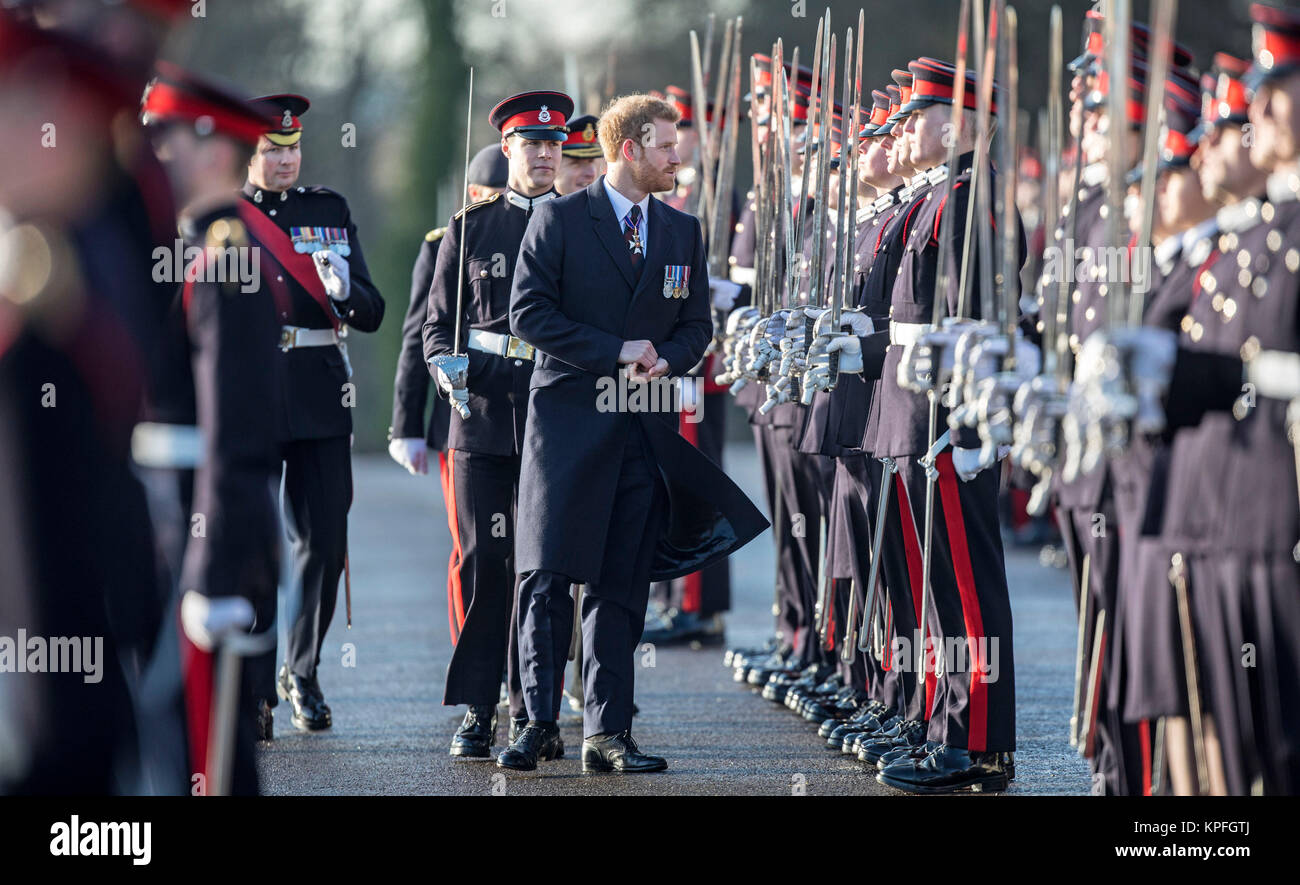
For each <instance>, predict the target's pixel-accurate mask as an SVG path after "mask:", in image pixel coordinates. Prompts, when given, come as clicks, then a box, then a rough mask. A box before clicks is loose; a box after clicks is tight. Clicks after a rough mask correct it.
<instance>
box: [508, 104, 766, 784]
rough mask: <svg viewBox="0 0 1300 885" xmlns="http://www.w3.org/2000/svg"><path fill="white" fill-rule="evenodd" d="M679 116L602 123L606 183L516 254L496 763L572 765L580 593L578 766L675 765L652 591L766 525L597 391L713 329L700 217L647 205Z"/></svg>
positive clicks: (606, 117) (702, 465) (672, 436)
mask: <svg viewBox="0 0 1300 885" xmlns="http://www.w3.org/2000/svg"><path fill="white" fill-rule="evenodd" d="M676 122H677V112H676V111H675V110H674V109H673V108H672V107H671V106H670V105H668V104H666V103H665V102H663V101H661V100H658V99H655V98H652V97H650V96H646V95H639V96H624V97H622V98H620V99H618V100H616V101H615V102H614V103H613V104H612V105H611V106H610V107H609V108H607V109H606V111H605V112H604V113H603V114H602V115H601V129H600V138H601V146H602V147H603V148H604V151H605V159H606V161H607V162H608V164H609V171H608V173H607V174H606V175H604V176H602V177H601V178H600V179H599V180H597V181H596V182H594V183H593V184H592V185H591V186H589V187H588V188H587V189H586V190H585V191H581V192H579V193H574V194H570V195H569V196H567V197H563V198H561V199H559V200H556V201H554V202H552V203H545V204H543V205H542V206H541V207H540V208H539V209H538V210H537V213H536V215H535V216H534V218H533V221H532V223H530V224H529V226H528V231H527V234H526V235H525V238H524V243H523V246H522V247H521V249H520V253H519V262H518V265H517V267H516V270H515V278H514V284H513V289H512V293H511V299H510V326H511V330H512V331H513V332H514V333H515V334H517V335H520V336H522V337H523V338H525V339H527V340H528V341H530V342H532V343H533V344H534V345H535V346H536V348H537V351H538V363H537V365H536V367H535V368H534V370H533V376H532V379H531V384H530V387H531V389H530V391H529V405H528V427H527V431H526V437H525V440H524V446H523V465H522V469H521V475H520V489H519V525H520V537H519V544H518V545H516V550H515V552H516V556H517V561H516V567H517V568H518V569H519V571H520V574H521V576H522V579H521V582H520V588H519V600H520V601H519V649H520V653H521V662H520V670H521V675H522V677H523V684H524V699H525V704H526V706H527V710H528V725H527V727H526V728H524V730H523V731H522V732H521V733H520V735H519V736H518V738H517V739H516V740H515V741H514V742H512V743H511V745H510V747H509V748H508V749H507V750H506V751H504V752H503V753H502V754H501V755H500V756H499V757H498V758H497V765H498V766H500V767H502V768H509V769H513V770H524V771H527V770H532V769H535V768H536V767H537V764H538V762H539V761H542V760H549V759H554V758H556V757H558V756H560V755H562V754H563V743H562V742H561V740H560V732H559V728H558V726H557V724H556V719H557V716H558V712H559V707H560V701H561V682H560V678H561V674H562V673H563V670H564V664H565V659H566V658H567V651H568V648H569V643H570V631H571V629H572V627H573V618H574V606H573V601H572V599H571V598H570V594H569V587H570V585H571V584H573V583H582V584H584V585H585V590H584V592H583V595H582V606H581V617H582V633H583V636H582V640H583V648H584V659H583V681H584V702H585V709H584V715H583V720H584V722H583V734H584V740H583V748H582V763H583V770H584V771H590V772H599V771H619V772H633V771H662V770H664V769H665V768H666V767H667V762H666V761H665V760H664V759H663V758H661V757H657V756H652V755H648V754H645V753H642V752H641V751H640V749H639V748H638V747H637V744H636V741H635V740H634V739H633V738H632V734H631V724H632V706H633V684H634V678H635V663H634V660H633V655H634V652H635V648H636V644H637V642H638V641H639V639H640V636H641V630H642V627H643V624H644V614H645V606H646V599H647V596H648V595H649V584H650V581H651V579H664V578H672V577H675V576H677V575H679V574H684V573H687V572H690V571H697V570H699V569H700V568H702V567H704V566H706V565H708V564H709V563H710V562H712V561H714V560H716V559H718V558H720V557H722V556H727V555H729V554H730V553H731V552H733V551H734V550H736V549H738V548H739V546H740V545H742V544H745V543H747V542H748V541H749V540H750V539H752V538H753V537H754V536H755V535H756V534H757V533H758V532H760V531H761V530H762V528H763V526H764V525H765V521H764V520H763V518H762V517H761V516H760V515H759V514H758V512H757V511H756V510H755V509H754V507H753V505H752V504H750V503H749V501H748V499H746V498H745V496H744V494H743V493H742V492H741V491H740V490H739V489H738V488H736V486H735V485H734V484H733V483H732V482H731V481H730V480H729V479H728V478H727V477H726V475H725V474H723V473H722V472H721V471H720V470H719V469H718V468H717V467H716V466H715V465H713V464H712V463H711V462H710V461H709V460H708V459H707V458H705V457H704V456H702V455H700V454H699V452H698V451H697V450H696V449H695V448H693V447H692V446H691V445H690V444H689V443H687V442H686V441H685V440H683V439H682V437H681V436H680V434H678V433H677V432H676V426H675V424H676V422H675V415H673V414H671V412H663V411H647V412H641V411H632V410H630V409H627V410H622V411H620V410H619V409H618V408H614V409H609V408H605V407H603V406H602V400H601V399H600V398H599V397H598V393H599V390H600V388H601V387H602V386H605V387H606V389H608V385H607V383H606V384H605V385H602V382H601V380H600V379H608V380H611V381H612V380H614V379H615V376H616V375H617V373H618V372H620V371H626V373H627V375H626V376H625V383H627V382H630V383H633V384H653V383H660V384H662V383H663V382H657V379H662V378H668V377H672V376H680V375H682V374H683V373H685V372H686V371H688V370H689V369H690V368H691V367H692V366H694V365H695V364H696V363H697V362H699V360H700V358H701V357H702V356H703V355H704V350H705V347H706V346H707V344H708V342H709V339H710V337H711V336H712V323H711V322H710V318H709V304H708V302H707V299H708V288H707V287H708V276H707V275H708V268H707V264H706V261H705V255H704V243H703V240H702V237H701V234H700V227H699V222H698V221H697V220H696V219H694V218H692V217H691V216H688V215H683V214H682V213H679V212H677V211H676V210H674V209H671V208H669V207H667V206H665V205H664V204H663V203H662V202H661V201H659V200H657V199H653V198H652V197H651V194H653V193H657V192H661V191H664V190H667V189H668V188H669V187H671V185H672V181H673V175H674V173H675V172H676V170H677V167H678V165H679V164H680V159H679V158H678V156H677V153H676V150H675V145H676V141H677V139H676V132H675V129H676V127H675V124H676ZM650 132H653V135H654V138H653V141H652V142H651V143H650V144H648V145H647V144H646V140H648V139H646V134H647V133H650ZM623 366H627V367H630V368H628V369H621V368H620V367H623ZM630 401H631V396H630V395H629V403H630Z"/></svg>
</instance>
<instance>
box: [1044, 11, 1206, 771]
mask: <svg viewBox="0 0 1300 885" xmlns="http://www.w3.org/2000/svg"><path fill="white" fill-rule="evenodd" d="M1089 15H1090V18H1091V19H1092V20H1094V21H1096V22H1098V25H1097V27H1100V22H1101V18H1100V16H1098V15H1097V14H1096V13H1090V14H1089ZM1129 33H1130V45H1131V47H1132V49H1131V56H1130V71H1129V80H1128V82H1127V84H1125V87H1124V88H1125V89H1126V92H1127V94H1128V96H1129V101H1128V102H1127V107H1128V112H1127V119H1126V120H1125V121H1124V123H1123V126H1124V127H1125V130H1124V133H1125V138H1126V145H1125V150H1126V156H1128V157H1140V156H1141V151H1140V147H1141V128H1142V125H1143V114H1144V105H1145V95H1146V90H1147V88H1148V84H1147V76H1148V73H1149V66H1148V61H1147V57H1146V54H1145V52H1146V49H1147V47H1148V45H1149V43H1150V40H1151V35H1150V31H1149V29H1148V28H1147V27H1146V26H1145V25H1144V24H1142V23H1140V22H1134V23H1132V24H1131V25H1130V29H1129ZM1104 52H1105V44H1104V41H1103V40H1102V36H1101V32H1100V31H1097V32H1096V33H1093V34H1091V35H1090V36H1089V40H1088V44H1087V47H1086V51H1085V53H1084V55H1083V56H1081V57H1080V59H1079V60H1077V61H1078V63H1079V68H1080V73H1084V74H1085V75H1086V77H1085V79H1087V80H1089V81H1090V85H1091V89H1090V90H1089V91H1087V92H1086V93H1085V94H1084V97H1083V110H1084V114H1085V119H1084V136H1083V141H1084V150H1085V155H1087V154H1089V153H1092V152H1095V153H1092V156H1096V157H1097V158H1098V160H1099V162H1097V163H1096V164H1095V165H1093V166H1091V167H1090V169H1089V170H1085V173H1087V172H1089V171H1091V173H1092V174H1091V176H1089V175H1087V174H1085V176H1084V178H1085V180H1086V181H1087V182H1089V183H1090V188H1089V190H1090V192H1089V193H1088V194H1086V195H1085V194H1084V193H1083V192H1082V191H1081V193H1080V198H1079V202H1080V206H1079V215H1078V219H1077V224H1078V226H1079V230H1078V231H1076V235H1075V243H1077V244H1078V245H1079V246H1080V247H1083V248H1085V249H1088V250H1090V252H1089V253H1085V254H1091V255H1094V256H1101V255H1104V254H1106V253H1105V251H1104V250H1105V249H1106V248H1107V247H1108V246H1110V245H1112V244H1109V243H1107V242H1106V234H1107V227H1108V225H1107V223H1106V222H1107V218H1106V215H1107V213H1108V212H1109V211H1110V207H1109V206H1108V205H1107V199H1106V195H1107V192H1108V190H1109V188H1110V187H1112V186H1114V187H1122V186H1124V185H1123V184H1122V183H1115V184H1114V185H1112V184H1111V183H1110V182H1109V181H1108V180H1107V164H1106V163H1105V162H1103V161H1104V157H1105V152H1106V148H1107V145H1108V141H1107V139H1106V138H1105V137H1104V136H1103V135H1102V134H1101V133H1103V132H1104V131H1106V129H1107V128H1108V127H1109V125H1110V122H1109V120H1108V114H1107V111H1106V102H1107V93H1108V90H1109V88H1112V87H1114V85H1115V84H1113V83H1111V81H1110V78H1109V77H1108V76H1106V77H1103V76H1098V70H1097V67H1096V66H1097V65H1098V63H1099V61H1100V56H1101V55H1102V54H1103V53H1104ZM1191 60H1192V59H1191V53H1190V52H1188V51H1187V49H1186V48H1184V47H1182V46H1180V45H1178V44H1175V45H1174V47H1173V54H1172V56H1171V58H1170V77H1169V79H1170V82H1171V85H1170V86H1169V87H1167V88H1169V89H1171V90H1184V89H1185V88H1190V90H1191V91H1193V93H1194V90H1195V89H1196V86H1195V80H1194V79H1192V78H1191V76H1190V75H1189V74H1187V73H1180V71H1185V66H1186V65H1188V64H1190V62H1191ZM1188 84H1190V86H1189V87H1188ZM1184 98H1189V96H1186V95H1185V96H1184ZM1089 143H1091V146H1092V151H1091V152H1090V151H1089ZM1091 158H1092V157H1091V156H1090V157H1089V159H1091ZM1116 245H1117V244H1116ZM1104 263H1105V262H1104V261H1096V262H1093V263H1092V265H1091V267H1089V268H1087V272H1085V273H1084V274H1083V275H1082V278H1080V279H1079V280H1077V281H1076V285H1075V287H1074V288H1073V289H1072V290H1071V301H1072V304H1071V308H1070V309H1071V311H1072V319H1071V326H1070V332H1071V341H1070V344H1071V347H1072V348H1075V352H1076V353H1077V348H1078V346H1079V345H1080V343H1081V342H1083V341H1084V340H1085V339H1086V338H1087V337H1088V335H1090V334H1091V333H1092V332H1093V331H1094V330H1095V329H1097V328H1099V327H1101V326H1103V325H1104V324H1105V323H1106V321H1107V316H1108V313H1109V302H1108V300H1107V294H1108V292H1109V291H1110V290H1111V289H1112V288H1114V287H1115V282H1116V281H1113V280H1106V279H1104V278H1103V275H1104V272H1105V267H1104ZM1149 283H1150V280H1149V279H1148V280H1146V284H1147V285H1149ZM1069 474H1070V471H1069V470H1068V469H1066V470H1062V471H1061V472H1060V474H1059V481H1058V482H1057V483H1056V486H1057V494H1058V504H1057V519H1058V521H1059V523H1060V526H1061V530H1062V538H1063V540H1064V542H1065V547H1066V551H1067V555H1068V556H1069V561H1070V566H1071V575H1072V577H1073V579H1074V582H1075V588H1076V593H1077V594H1079V596H1077V597H1076V598H1083V599H1084V600H1085V604H1086V606H1087V610H1086V611H1085V613H1084V616H1083V620H1084V623H1085V629H1084V636H1083V646H1082V647H1083V648H1084V649H1088V650H1091V649H1093V648H1094V647H1095V646H1096V642H1097V641H1098V640H1095V638H1094V631H1095V628H1096V625H1097V624H1098V623H1099V619H1100V618H1101V617H1102V616H1101V615H1100V613H1101V612H1105V613H1106V614H1105V615H1104V618H1105V620H1104V621H1101V623H1102V624H1103V627H1104V629H1103V631H1102V633H1103V635H1102V638H1101V640H1099V641H1100V642H1101V643H1103V645H1102V646H1101V647H1103V648H1104V649H1105V653H1104V655H1103V657H1102V659H1101V660H1099V661H1098V662H1097V663H1096V667H1095V670H1096V673H1097V674H1098V675H1097V678H1098V679H1099V680H1100V684H1101V685H1102V686H1114V685H1115V682H1114V677H1115V675H1116V672H1117V669H1116V666H1115V664H1116V662H1117V661H1118V660H1119V658H1118V655H1119V654H1120V653H1121V651H1122V647H1121V646H1119V645H1117V644H1116V643H1115V642H1113V641H1112V639H1113V637H1114V634H1115V630H1114V625H1115V624H1116V623H1117V620H1116V617H1115V615H1116V596H1117V592H1118V585H1119V574H1120V567H1121V562H1122V558H1123V552H1122V547H1121V540H1122V538H1123V537H1124V534H1125V533H1124V531H1123V530H1122V526H1121V520H1120V515H1119V514H1118V513H1117V511H1116V499H1115V489H1116V485H1115V477H1114V475H1113V473H1112V470H1111V466H1110V465H1109V464H1108V463H1106V462H1102V463H1101V464H1100V465H1099V466H1097V467H1096V468H1094V469H1092V470H1088V471H1084V470H1079V471H1078V472H1077V473H1076V474H1075V475H1069ZM1131 502H1132V499H1131V498H1127V497H1126V503H1131ZM1085 578H1086V584H1087V586H1086V588H1085V587H1084V581H1085ZM1085 591H1086V592H1085ZM1088 657H1089V660H1088V663H1087V668H1085V672H1090V669H1088V668H1092V666H1093V665H1092V662H1091V660H1090V658H1091V654H1090V653H1089V656H1088ZM1080 696H1081V697H1084V698H1086V697H1087V692H1086V691H1083V690H1081V691H1080ZM1112 696H1113V695H1112V692H1109V691H1099V692H1097V693H1096V699H1097V700H1096V703H1095V704H1094V705H1093V706H1092V707H1091V708H1090V709H1083V710H1081V711H1079V714H1078V715H1079V723H1080V724H1079V735H1080V738H1081V741H1082V749H1083V752H1084V754H1085V756H1087V757H1088V759H1089V764H1090V766H1091V767H1092V770H1093V772H1094V773H1095V775H1096V777H1097V781H1096V784H1097V786H1096V787H1095V788H1096V789H1098V790H1104V791H1105V792H1107V793H1111V794H1121V795H1123V794H1136V793H1140V792H1141V791H1142V783H1141V781H1142V771H1141V764H1142V759H1143V758H1144V757H1146V756H1147V755H1149V753H1148V751H1147V750H1144V748H1143V741H1144V733H1143V730H1142V729H1141V728H1139V727H1137V726H1134V725H1127V724H1125V723H1124V722H1123V721H1122V717H1121V715H1120V713H1119V711H1118V710H1117V709H1116V708H1115V707H1114V705H1112V703H1111V700H1112ZM1082 703H1083V706H1085V707H1086V706H1087V705H1086V701H1085V702H1082Z"/></svg>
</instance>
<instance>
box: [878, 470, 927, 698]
mask: <svg viewBox="0 0 1300 885" xmlns="http://www.w3.org/2000/svg"><path fill="white" fill-rule="evenodd" d="M873 460H875V459H873ZM875 463H876V464H877V465H878V470H879V473H878V477H879V478H878V483H879V485H880V487H881V489H882V490H883V487H884V482H885V480H884V468H883V466H882V465H881V463H880V462H879V461H876V462H875ZM904 468H905V462H901V463H900V465H899V469H900V470H902V469H904ZM889 482H890V483H891V488H890V489H889V506H888V509H887V510H886V511H885V531H884V537H883V538H882V539H881V550H880V572H881V576H882V579H883V581H884V588H883V589H884V596H885V597H886V598H887V599H888V605H887V615H888V616H887V618H886V621H887V627H886V632H887V634H888V638H887V643H888V644H887V645H886V647H885V653H884V660H883V661H882V662H881V667H882V669H883V670H884V671H885V683H886V686H885V687H884V688H883V689H882V697H881V699H882V700H887V699H889V698H892V700H887V702H889V703H891V705H892V706H893V708H894V709H895V710H897V711H898V713H899V714H900V715H902V716H903V718H905V719H914V720H918V721H919V720H928V719H929V718H930V715H931V711H932V710H933V709H934V700H935V693H936V690H937V687H938V680H937V677H936V675H935V672H934V669H933V668H932V667H927V669H926V671H925V674H924V678H921V677H919V675H918V674H919V672H920V671H919V670H918V668H917V666H916V661H917V654H918V650H917V648H916V642H917V625H918V624H919V623H920V620H921V583H922V581H921V559H922V557H921V527H922V522H921V519H922V515H923V511H922V508H923V507H924V503H923V502H924V497H920V498H913V497H912V496H911V495H910V494H909V491H908V484H907V482H906V481H905V480H904V478H903V475H902V474H901V473H894V474H891V475H890V479H889ZM877 506H878V502H877ZM858 569H859V571H861V570H862V566H861V565H859V566H858ZM864 580H865V578H864ZM937 623H938V622H937V619H936V617H935V613H934V612H933V611H931V612H930V624H931V625H932V626H931V628H930V629H929V630H928V631H927V635H928V636H932V635H933V634H934V632H935V631H934V625H935V624H937ZM895 639H899V640H902V641H901V642H898V643H895ZM904 654H907V655H910V656H911V657H910V659H907V660H904V659H903V657H902V656H903V655H904Z"/></svg>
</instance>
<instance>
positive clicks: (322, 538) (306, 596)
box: [282, 436, 352, 677]
mask: <svg viewBox="0 0 1300 885" xmlns="http://www.w3.org/2000/svg"><path fill="white" fill-rule="evenodd" d="M282 452H283V456H284V496H283V507H284V527H285V531H286V532H287V533H288V536H289V555H290V557H291V560H292V569H293V576H292V584H291V586H292V587H294V588H297V589H298V590H299V591H300V592H301V594H302V596H301V599H300V600H299V605H298V610H297V614H296V616H295V617H294V619H293V623H291V624H290V625H289V647H288V650H287V654H286V656H285V660H286V663H287V664H288V666H289V669H290V670H291V671H292V672H293V673H294V674H295V675H297V676H300V677H314V676H315V675H316V667H317V666H318V665H319V664H320V652H321V645H322V643H324V641H325V633H326V632H327V631H328V630H329V626H330V621H331V620H332V619H333V617H334V606H335V603H336V602H337V600H338V592H339V577H340V576H341V575H342V574H343V560H344V559H345V558H346V556H347V550H348V509H349V508H350V507H351V506H352V443H351V439H350V437H347V436H333V437H329V438H327V439H303V440H293V441H291V442H287V443H285V444H284V446H283V447H282Z"/></svg>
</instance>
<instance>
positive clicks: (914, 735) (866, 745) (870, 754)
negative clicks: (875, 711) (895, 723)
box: [858, 719, 929, 765]
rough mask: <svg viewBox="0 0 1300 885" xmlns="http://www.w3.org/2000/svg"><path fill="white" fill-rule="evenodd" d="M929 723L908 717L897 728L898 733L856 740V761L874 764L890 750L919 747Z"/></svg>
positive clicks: (922, 742)
mask: <svg viewBox="0 0 1300 885" xmlns="http://www.w3.org/2000/svg"><path fill="white" fill-rule="evenodd" d="M928 728H929V723H928V722H924V721H922V720H920V719H909V720H907V721H906V722H904V723H903V725H902V726H901V727H900V728H899V730H898V734H896V735H893V736H882V737H880V738H878V739H876V740H859V741H858V761H859V762H865V763H867V764H868V765H875V764H876V763H877V762H878V761H880V757H881V756H883V755H884V754H886V753H888V752H889V751H890V750H898V749H905V748H907V747H919V746H921V745H922V744H924V743H925V733H926V730H927V729H928Z"/></svg>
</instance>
